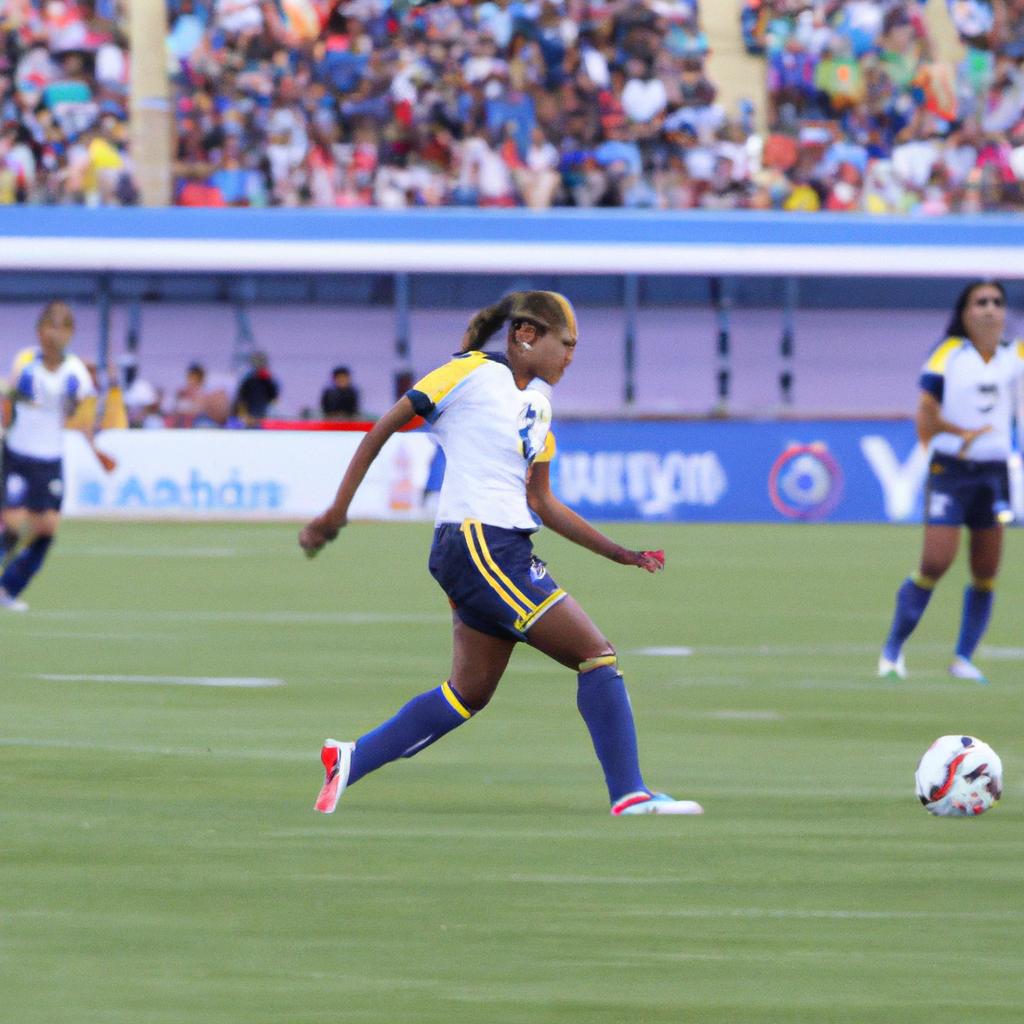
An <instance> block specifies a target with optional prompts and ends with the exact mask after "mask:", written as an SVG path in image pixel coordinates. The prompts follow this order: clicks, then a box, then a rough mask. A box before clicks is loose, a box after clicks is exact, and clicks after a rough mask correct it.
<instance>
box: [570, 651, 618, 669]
mask: <svg viewBox="0 0 1024 1024" xmlns="http://www.w3.org/2000/svg"><path fill="white" fill-rule="evenodd" d="M618 660H619V659H618V658H616V657H615V655H614V654H605V655H603V656H602V657H600V658H591V659H590V661H581V662H580V668H579V670H580V672H581V673H583V672H589V671H590V670H591V669H592V668H600V667H601V666H602V665H615V664H617V663H618Z"/></svg>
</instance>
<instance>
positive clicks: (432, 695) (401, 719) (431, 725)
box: [348, 683, 473, 786]
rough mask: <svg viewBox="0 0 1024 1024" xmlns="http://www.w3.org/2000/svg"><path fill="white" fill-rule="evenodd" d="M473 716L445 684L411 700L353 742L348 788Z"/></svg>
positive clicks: (410, 755)
mask: <svg viewBox="0 0 1024 1024" xmlns="http://www.w3.org/2000/svg"><path fill="white" fill-rule="evenodd" d="M472 715H473V711H472V709H470V708H469V707H467V706H466V704H465V702H464V701H463V700H462V698H461V697H460V696H459V695H458V694H457V693H456V692H455V691H454V690H453V689H452V688H451V686H450V685H449V684H448V683H445V684H444V685H443V686H439V687H438V688H437V689H436V690H428V691H427V692H426V693H421V694H420V695H419V696H418V697H413V699H412V700H411V701H409V703H408V704H406V705H405V707H404V708H402V710H401V711H399V712H398V714H397V715H395V717H394V718H391V719H388V721H386V722H385V723H384V724H383V725H379V726H377V728H376V729H374V730H373V731H372V732H368V733H367V734H366V735H365V736H360V737H359V739H358V740H356V749H355V750H354V751H353V753H352V767H351V769H350V770H349V775H348V784H349V785H350V786H351V785H352V783H353V782H356V781H357V780H358V779H361V778H362V777H363V776H364V775H368V774H369V773H370V772H372V771H376V770H377V769H378V768H380V767H381V765H385V764H387V763H388V762H389V761H394V760H395V759H396V758H399V757H412V756H413V754H418V753H419V752H420V751H421V750H423V749H425V748H426V747H429V746H430V744H431V743H433V742H434V741H435V740H439V739H440V738H441V737H442V736H444V735H445V733H449V732H451V731H452V729H455V728H457V727H458V726H460V725H462V723H463V722H466V721H468V720H469V719H470V718H471V717H472Z"/></svg>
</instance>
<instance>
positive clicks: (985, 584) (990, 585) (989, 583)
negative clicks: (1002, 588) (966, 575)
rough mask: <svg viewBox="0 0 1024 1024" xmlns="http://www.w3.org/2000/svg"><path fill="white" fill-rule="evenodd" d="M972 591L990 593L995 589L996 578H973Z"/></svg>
mask: <svg viewBox="0 0 1024 1024" xmlns="http://www.w3.org/2000/svg"><path fill="white" fill-rule="evenodd" d="M974 589H975V590H982V591H985V592H988V591H991V590H995V589H996V578H995V576H989V577H987V578H984V579H982V578H979V577H978V576H975V577H974Z"/></svg>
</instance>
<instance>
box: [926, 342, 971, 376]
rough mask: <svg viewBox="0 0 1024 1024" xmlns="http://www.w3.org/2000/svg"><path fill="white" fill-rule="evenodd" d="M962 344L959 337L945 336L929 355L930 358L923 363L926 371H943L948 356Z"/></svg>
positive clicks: (944, 370)
mask: <svg viewBox="0 0 1024 1024" xmlns="http://www.w3.org/2000/svg"><path fill="white" fill-rule="evenodd" d="M962 345H963V339H961V338H947V339H946V340H945V341H944V342H943V343H942V344H941V345H940V346H939V347H938V348H937V349H936V350H935V351H934V352H933V353H932V355H931V358H930V359H929V360H928V362H927V363H925V364H924V368H925V372H927V373H945V372H946V363H948V362H949V357H950V356H951V355H952V354H953V353H954V352H955V351H956V350H957V349H958V348H960V347H961V346H962Z"/></svg>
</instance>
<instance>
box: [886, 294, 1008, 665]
mask: <svg viewBox="0 0 1024 1024" xmlns="http://www.w3.org/2000/svg"><path fill="white" fill-rule="evenodd" d="M1005 327H1006V292H1005V291H1004V289H1003V286H1002V285H1001V284H999V283H998V282H995V281H975V282H974V283H972V284H970V285H968V286H967V287H966V288H965V289H964V291H963V292H962V293H961V295H960V298H959V300H958V301H957V305H956V309H955V310H954V313H953V318H952V320H951V321H950V323H949V327H948V328H947V329H946V334H947V337H946V340H945V341H943V342H942V343H941V344H940V345H939V346H938V348H936V349H935V351H934V352H933V353H932V354H931V356H930V358H929V359H928V361H927V362H926V363H925V364H924V369H923V371H922V374H921V400H920V405H919V407H918V410H917V433H918V436H919V437H920V438H921V443H922V444H925V445H927V444H931V445H932V453H933V454H932V459H931V465H930V467H929V473H928V487H927V490H926V492H925V528H924V550H923V552H922V554H921V563H920V567H919V568H918V570H917V572H914V573H912V574H911V575H910V576H909V577H908V578H907V579H906V580H905V581H904V583H903V585H902V586H901V587H900V589H899V591H898V593H897V595H896V614H895V617H894V618H893V623H892V629H891V630H890V631H889V638H888V639H887V640H886V642H885V647H884V648H883V649H882V655H881V658H880V659H879V662H878V674H879V676H882V677H884V678H888V679H905V678H906V675H907V671H906V666H905V664H904V659H903V644H904V642H905V641H906V639H907V637H908V636H910V634H911V633H912V632H913V630H914V627H915V626H916V625H917V623H918V622H919V621H920V619H921V616H922V615H923V614H924V610H925V608H927V607H928V601H929V600H930V599H931V596H932V591H933V590H934V589H935V584H936V583H938V582H939V580H940V579H941V578H942V576H943V574H944V573H945V572H946V570H947V569H948V568H949V567H950V566H951V565H952V564H953V559H954V558H955V557H956V552H957V548H958V546H959V544H960V530H961V527H963V526H966V527H967V529H968V530H969V531H970V536H971V549H970V559H971V575H972V577H973V580H972V582H971V583H970V584H969V585H968V587H967V589H966V590H965V591H964V606H963V620H962V623H961V626H960V637H959V639H958V640H957V645H956V654H955V655H954V657H953V661H952V664H950V666H949V671H950V674H951V675H954V676H956V677H957V678H960V679H973V680H976V681H977V682H979V683H984V682H986V680H985V677H984V675H983V674H982V672H981V670H980V669H979V668H978V667H977V666H976V665H974V664H973V662H972V661H971V659H972V657H973V655H974V651H975V649H976V648H977V646H978V644H979V642H980V641H981V638H982V636H983V635H984V633H985V629H986V627H987V626H988V620H989V615H990V614H991V612H992V599H993V591H994V587H995V581H996V574H997V573H998V571H999V555H1000V551H1001V548H1002V541H1003V524H1004V523H1008V522H1010V521H1011V520H1012V519H1013V514H1012V513H1011V511H1010V504H1009V498H1010V487H1009V476H1008V473H1007V469H1006V460H1007V458H1008V457H1009V455H1010V450H1011V428H1012V422H1013V418H1014V413H1015V411H1016V408H1017V405H1018V402H1019V400H1020V388H1021V382H1022V380H1024V344H1020V343H1018V344H1011V343H1010V342H1008V341H1006V340H1005V339H1004V338H1003V330H1004V329H1005Z"/></svg>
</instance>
